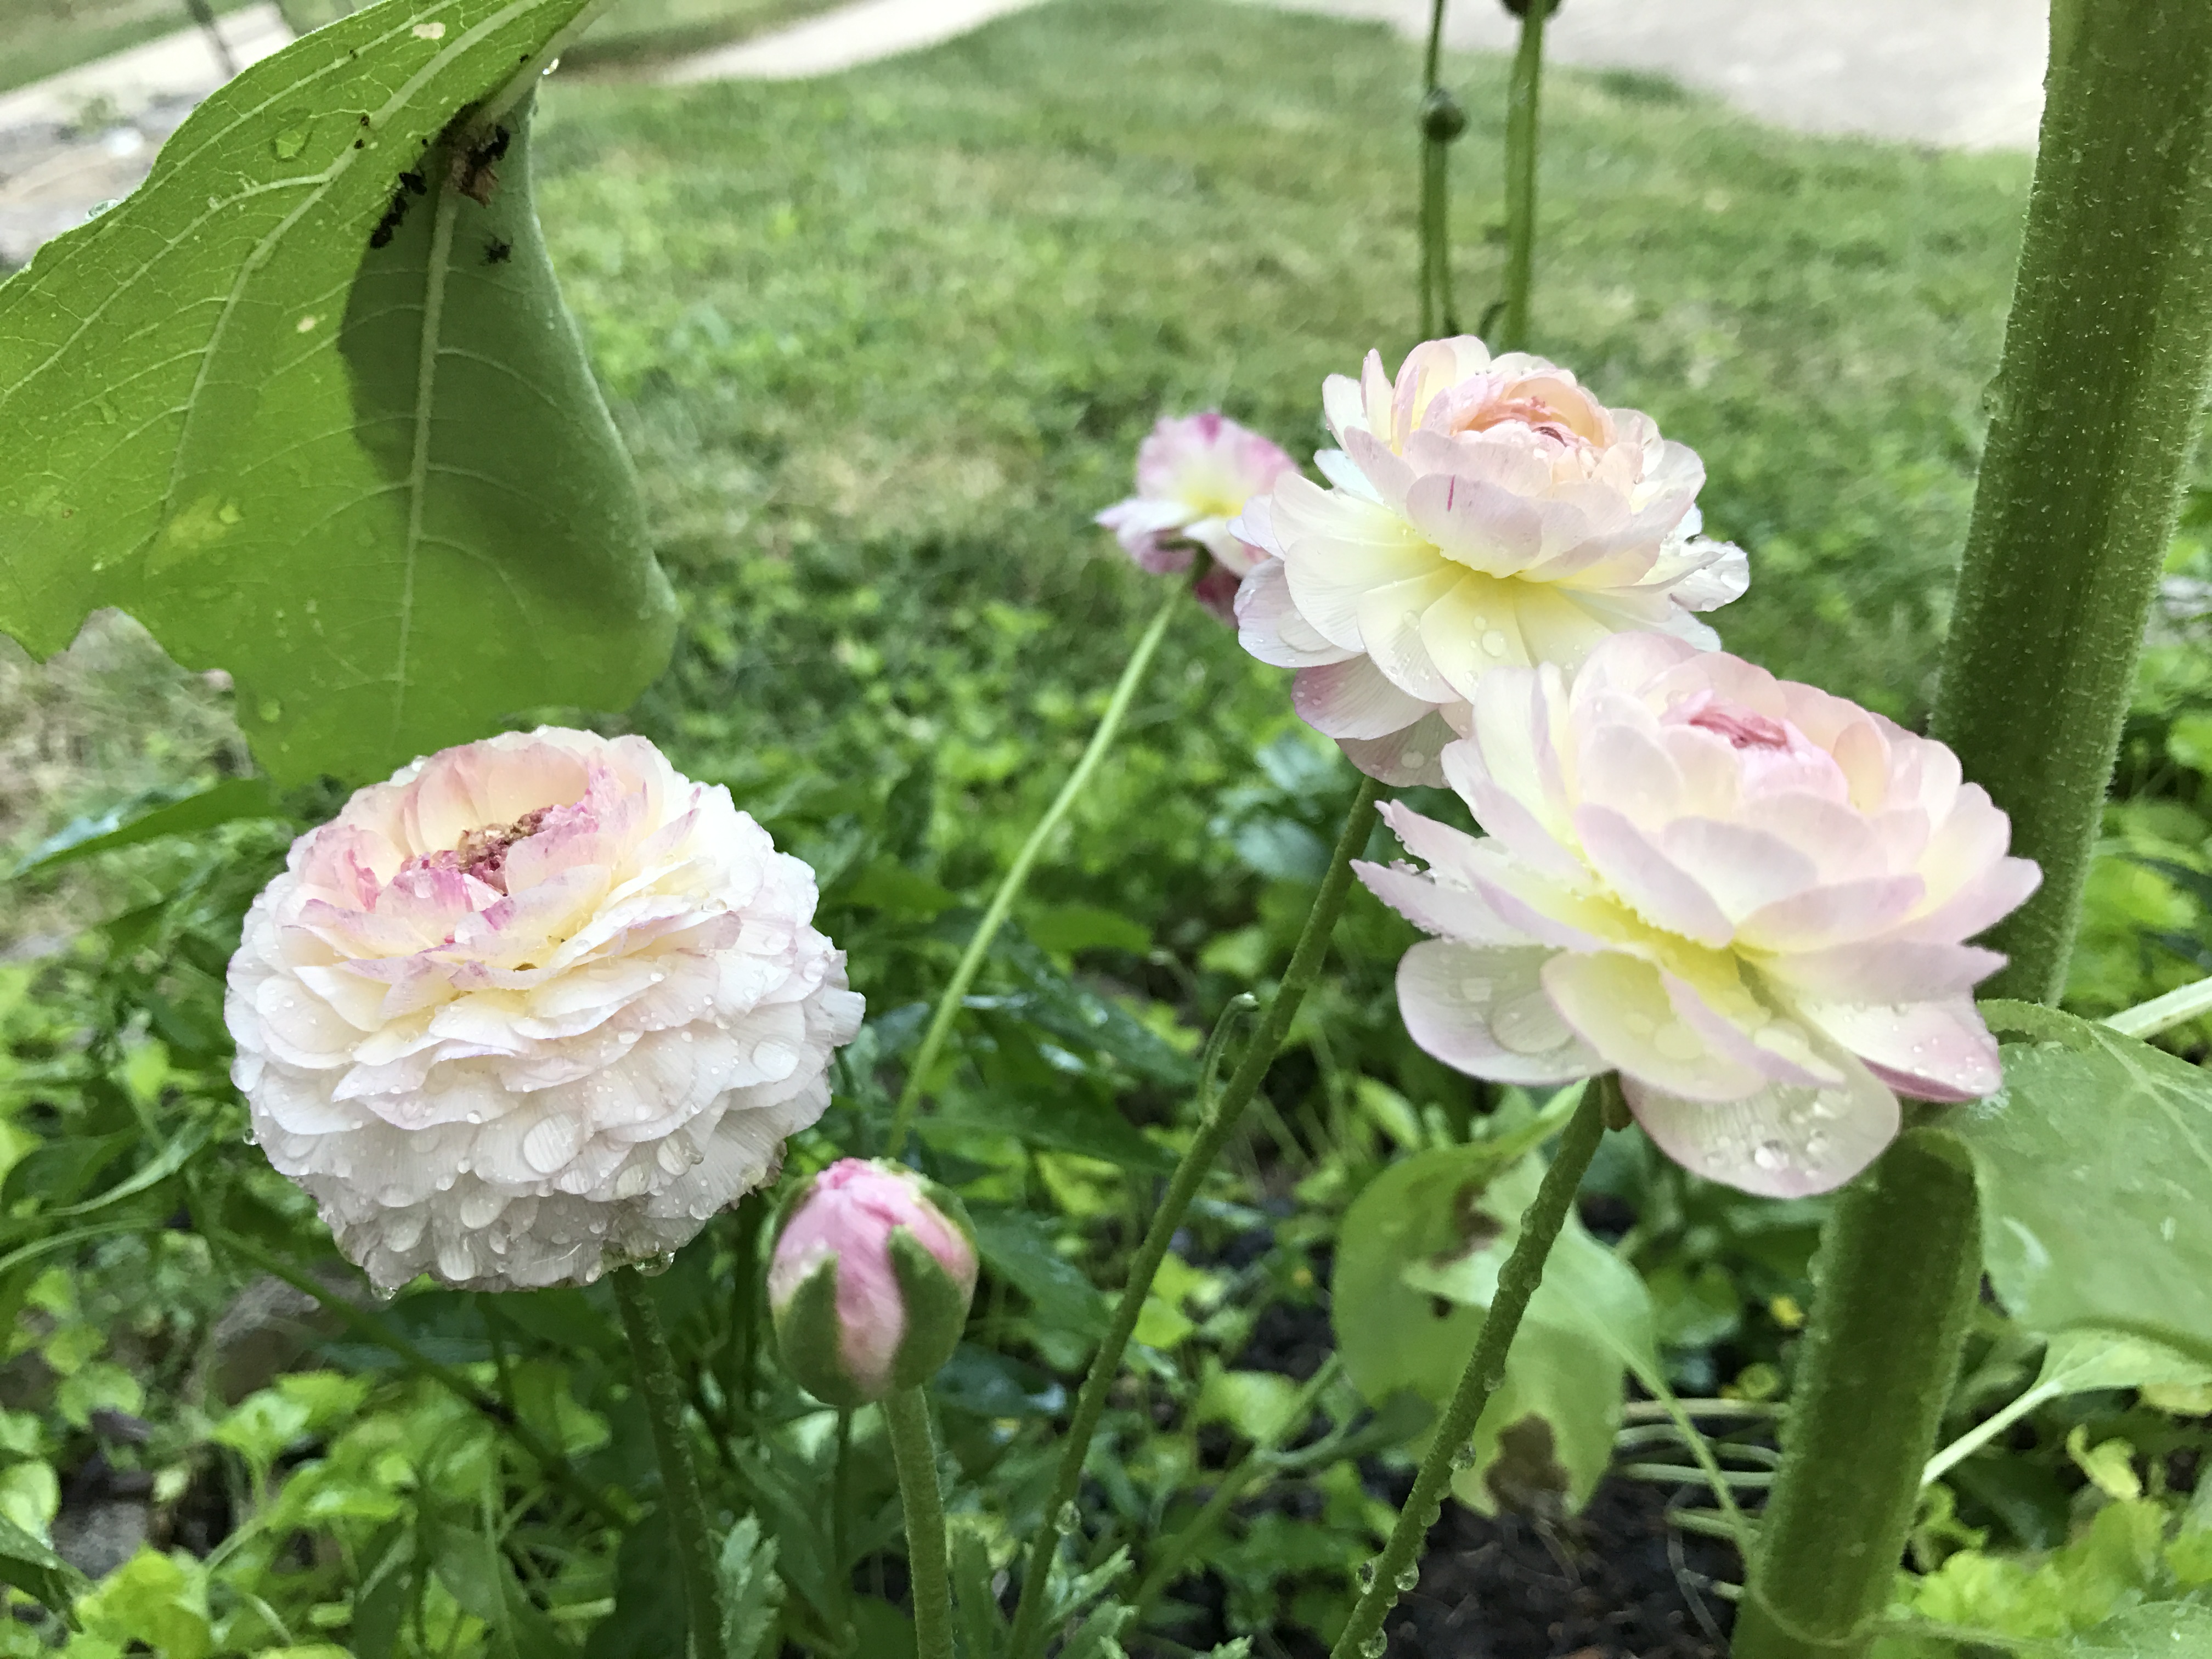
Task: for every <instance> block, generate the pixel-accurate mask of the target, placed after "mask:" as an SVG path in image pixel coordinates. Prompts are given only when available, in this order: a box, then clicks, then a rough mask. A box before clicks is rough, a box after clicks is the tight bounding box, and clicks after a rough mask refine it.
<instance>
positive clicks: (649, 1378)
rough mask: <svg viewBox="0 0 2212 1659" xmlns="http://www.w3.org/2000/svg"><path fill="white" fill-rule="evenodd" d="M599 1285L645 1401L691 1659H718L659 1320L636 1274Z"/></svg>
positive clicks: (700, 1514) (700, 1519) (702, 1526)
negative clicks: (611, 1296) (680, 1573)
mask: <svg viewBox="0 0 2212 1659" xmlns="http://www.w3.org/2000/svg"><path fill="white" fill-rule="evenodd" d="M607 1278H608V1280H609V1282H610V1283H611V1284H612V1285H613V1286H614V1291H615V1304H616V1305H617V1307H619V1308H620V1309H621V1310H622V1322H623V1333H624V1334H626V1335H627V1336H628V1337H629V1346H630V1358H631V1362H632V1363H633V1364H635V1366H636V1367H637V1385H638V1389H639V1390H640V1391H641V1393H642V1394H643V1395H645V1405H646V1417H647V1419H648V1420H649V1421H650V1422H651V1424H652V1425H653V1452H654V1454H655V1455H657V1456H658V1457H659V1460H660V1496H661V1501H662V1502H663V1503H664V1504H666V1505H667V1506H668V1522H669V1530H670V1532H671V1533H672V1534H674V1535H675V1542H676V1551H677V1553H678V1556H679V1557H681V1558H682V1566H683V1570H684V1607H685V1608H686V1609H687V1611H688V1612H689V1613H690V1623H691V1659H723V1652H724V1650H723V1645H722V1583H721V1578H720V1575H719V1574H718V1573H717V1571H715V1565H714V1535H713V1534H712V1533H711V1532H709V1531H708V1526H707V1500H706V1499H705V1498H704V1497H702V1495H701V1493H700V1491H699V1472H698V1470H697V1469H696V1468H695V1467H694V1466H693V1464H692V1462H691V1442H690V1432H689V1431H688V1430H687V1429H686V1428H685V1427H684V1392H683V1389H681V1388H680V1387H678V1383H677V1381H676V1358H675V1356H674V1355H672V1354H671V1353H670V1352H668V1338H667V1336H666V1335H665V1334H663V1332H662V1331H661V1328H660V1315H659V1313H658V1312H657V1311H656V1310H654V1308H653V1297H652V1296H651V1295H650V1294H649V1293H648V1292H647V1290H646V1286H645V1280H644V1279H643V1278H642V1277H641V1275H640V1274H639V1273H638V1271H637V1269H636V1268H635V1267H617V1268H616V1269H615V1271H614V1272H613V1273H610V1274H608V1275H607Z"/></svg>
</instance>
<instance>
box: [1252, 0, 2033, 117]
mask: <svg viewBox="0 0 2212 1659" xmlns="http://www.w3.org/2000/svg"><path fill="white" fill-rule="evenodd" d="M1266 3H1269V4H1273V5H1278V6H1283V7H1285V8H1288V9H1292V10H1297V11H1318V12H1327V13H1328V14H1330V15H1333V16H1337V17H1364V18H1372V19H1375V20H1377V21H1383V22H1387V23H1389V24H1391V25H1393V26H1394V27H1396V28H1398V29H1400V30H1401V31H1402V32H1403V33H1407V34H1409V35H1414V36H1420V35H1424V34H1425V33H1426V31H1427V29H1428V20H1429V0H1266ZM2049 15H2050V9H2049V6H2048V4H2047V0H1940V3H1936V4H1929V3H1928V0H1563V3H1562V4H1561V5H1560V7H1559V13H1558V15H1557V16H1556V17H1554V18H1553V21H1551V23H1550V24H1549V26H1548V27H1547V30H1546V32H1545V40H1544V46H1545V57H1546V58H1547V60H1548V61H1551V62H1554V63H1561V64H1576V65H1578V66H1581V67H1583V68H1589V69H1626V70H1646V71H1656V72H1658V73H1660V74H1663V75H1668V76H1673V77H1674V79H1676V80H1678V81H1680V82H1682V83H1683V84H1684V85H1685V86H1691V87H1698V88H1702V89H1704V90H1705V91H1708V92H1713V93H1717V94H1720V95H1721V96H1722V97H1723V98H1725V99H1727V100H1729V102H1730V103H1732V104H1734V105H1735V106H1737V107H1738V108H1739V109H1741V110H1742V111H1743V112H1745V113H1746V114H1748V115H1753V116H1756V117H1758V118H1759V119H1760V120H1763V121H1771V122H1772V123H1774V124H1775V125H1778V126H1785V127H1795V128H1797V129H1798V130H1799V131H1804V132H1833V133H1864V134H1867V135H1869V136H1871V137H1881V138H1907V139H1917V140H1918V141H1919V142H1921V143H1929V144H1941V145H1943V146H1945V147H1946V148H1953V149H2034V148H2035V134H2036V125H2037V123H2038V122H2039V121H2040V120H2041V118H2042V115H2043V68H2044V59H2045V46H2046V45H2047V38H2048V31H2049V24H2048V18H2049ZM1519 27H1520V26H1519V24H1518V23H1517V22H1516V21H1515V20H1514V19H1513V18H1511V17H1510V16H1508V15H1506V11H1505V9H1504V7H1503V6H1502V5H1499V4H1498V0H1452V4H1451V8H1450V9H1449V11H1448V12H1447V13H1446V14H1445V26H1444V28H1445V39H1446V40H1448V41H1449V43H1450V44H1451V45H1452V46H1456V47H1459V48H1460V49H1462V51H1480V52H1510V51H1511V50H1512V49H1513V43H1514V40H1515V39H1516V33H1517V32H1518V29H1519Z"/></svg>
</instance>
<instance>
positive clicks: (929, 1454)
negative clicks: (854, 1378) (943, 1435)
mask: <svg viewBox="0 0 2212 1659" xmlns="http://www.w3.org/2000/svg"><path fill="white" fill-rule="evenodd" d="M884 1424H885V1425H886V1426H887V1427H888V1428H889V1429H890V1437H891V1461H892V1462H895V1463H896V1464H897V1465H898V1482H899V1501H900V1503H901V1504H903V1505H904V1507H905V1509H906V1559H907V1571H908V1577H909V1578H910V1579H911V1580H912V1581H913V1583H914V1633H915V1659H952V1579H951V1574H950V1573H949V1572H948V1571H946V1569H945V1499H944V1498H943V1496H942V1494H941V1493H940V1492H939V1490H938V1486H937V1441H936V1438H935V1437H934V1436H933V1435H932V1434H931V1433H930V1431H929V1402H928V1401H927V1400H926V1399H925V1398H924V1397H923V1396H922V1392H921V1389H900V1390H899V1391H898V1392H897V1393H896V1394H894V1395H891V1396H890V1398H889V1399H887V1400H885V1401H884Z"/></svg>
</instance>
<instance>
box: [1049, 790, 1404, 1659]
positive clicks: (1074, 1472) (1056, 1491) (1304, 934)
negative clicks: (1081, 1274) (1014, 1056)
mask: <svg viewBox="0 0 2212 1659" xmlns="http://www.w3.org/2000/svg"><path fill="white" fill-rule="evenodd" d="M1382 793H1383V786H1382V785H1380V784H1378V783H1377V782H1376V781H1375V780H1374V779H1372V778H1362V779H1361V780H1360V781H1359V793H1358V794H1356V795H1354V796H1353V797H1352V811H1350V812H1348V813H1347V814H1346V816H1345V820H1344V829H1343V830H1342V831H1341V833H1340V834H1339V835H1338V836H1337V838H1336V852H1335V854H1334V856H1333V857H1332V858H1331V859H1330V860H1329V866H1328V874H1326V875H1324V876H1323V877H1322V883H1321V891H1320V892H1319V893H1317V894H1316V895H1315V896H1314V903H1313V908H1312V909H1311V910H1310V911H1309V912H1308V913H1307V915H1306V922H1305V927H1304V929H1302V930H1301V931H1300V933H1299V934H1298V942H1297V948H1296V949H1294V950H1293V951H1291V965H1290V968H1289V969H1288V970H1287V971H1285V974H1284V975H1283V982H1282V985H1281V987H1279V989H1278V990H1277V991H1276V992H1275V997H1274V1000H1273V1001H1272V1002H1270V1003H1269V1004H1268V1005H1267V1013H1266V1014H1265V1015H1263V1016H1262V1017H1261V1021H1260V1029H1259V1030H1258V1031H1257V1032H1255V1034H1254V1035H1253V1037H1252V1045H1251V1047H1250V1048H1247V1049H1246V1050H1245V1051H1244V1057H1243V1060H1240V1061H1238V1062H1237V1069H1236V1071H1234V1072H1233V1073H1231V1074H1230V1078H1229V1083H1228V1086H1227V1087H1225V1088H1224V1089H1223V1090H1222V1091H1221V1097H1220V1099H1218V1101H1216V1102H1215V1103H1213V1104H1212V1108H1211V1109H1209V1110H1208V1111H1207V1113H1206V1121H1205V1122H1204V1123H1203V1124H1202V1125H1201V1126H1200V1128H1199V1132H1198V1133H1197V1134H1196V1136H1194V1138H1193V1139H1192V1140H1191V1143H1190V1149H1189V1150H1188V1152H1184V1153H1183V1155H1182V1161H1181V1162H1180V1163H1178V1164H1176V1170H1175V1175H1174V1176H1173V1178H1171V1179H1170V1181H1169V1182H1168V1190H1167V1195H1166V1197H1164V1199H1162V1200H1160V1207H1159V1208H1158V1210H1157V1211H1155V1212H1153V1215H1152V1225H1150V1226H1148V1227H1147V1228H1146V1230H1145V1237H1144V1242H1143V1243H1140V1244H1139V1245H1138V1246H1137V1254H1136V1255H1135V1257H1134V1258H1133V1260H1132V1261H1130V1263H1129V1279H1128V1282H1127V1284H1126V1285H1123V1286H1122V1287H1121V1300H1120V1302H1118V1303H1117V1304H1115V1309H1114V1317H1113V1320H1112V1322H1110V1323H1109V1325H1108V1326H1107V1328H1106V1335H1105V1338H1104V1340H1102V1341H1101V1342H1100V1343H1099V1345H1098V1352H1097V1353H1095V1354H1093V1355H1092V1356H1091V1369H1090V1370H1089V1371H1088V1372H1087V1373H1085V1376H1084V1378H1083V1388H1082V1390H1081V1391H1080V1392H1079V1394H1078V1395H1076V1397H1075V1414H1074V1416H1073V1419H1071V1420H1070V1421H1069V1423H1068V1425H1067V1437H1066V1440H1065V1441H1063V1442H1062V1443H1061V1445H1060V1471H1059V1474H1057V1475H1056V1476H1055V1477H1054V1480H1053V1486H1052V1498H1051V1499H1050V1501H1049V1503H1048V1504H1047V1506H1046V1510H1045V1516H1046V1519H1047V1524H1046V1525H1045V1526H1043V1527H1042V1528H1039V1529H1038V1532H1037V1538H1036V1542H1035V1543H1034V1544H1032V1545H1031V1546H1030V1557H1029V1566H1028V1569H1027V1571H1026V1572H1025V1573H1024V1577H1023V1578H1022V1599H1021V1602H1020V1605H1019V1606H1018V1607H1016V1608H1015V1610H1014V1628H1013V1635H1012V1640H1011V1641H1010V1642H1009V1644H1008V1645H1007V1649H1006V1651H1007V1653H1008V1654H1009V1655H1010V1656H1012V1659H1029V1656H1030V1655H1031V1654H1032V1653H1034V1652H1035V1651H1036V1648H1037V1646H1038V1644H1039V1642H1040V1638H1041V1632H1040V1630H1039V1626H1041V1625H1042V1622H1043V1620H1044V1602H1045V1579H1046V1576H1047V1574H1048V1572H1049V1571H1050V1569H1051V1566H1052V1558H1053V1553H1054V1550H1055V1549H1056V1548H1057V1547H1058V1546H1059V1542H1060V1532H1059V1531H1058V1522H1059V1519H1060V1515H1061V1513H1062V1512H1063V1511H1064V1510H1066V1509H1067V1507H1068V1506H1069V1505H1070V1504H1073V1503H1074V1502H1075V1495H1076V1492H1077V1491H1078V1490H1079V1488H1080V1487H1081V1486H1082V1484H1083V1460H1084V1458H1085V1455H1088V1453H1089V1452H1090V1449H1091V1436H1092V1435H1093V1434H1094V1433H1096V1432H1097V1428H1098V1419H1100V1418H1101V1417H1103V1415H1104V1414H1105V1412H1106V1395H1107V1393H1108V1391H1109V1390H1110V1389H1112V1388H1113V1386H1114V1378H1115V1376H1116V1375H1117V1374H1118V1373H1119V1372H1120V1370H1121V1356H1122V1355H1123V1354H1124V1353H1126V1352H1127V1351H1128V1346H1129V1338H1130V1336H1131V1334H1133V1332H1134V1331H1135V1330H1136V1328H1137V1316H1139V1314H1140V1313H1142V1312H1143V1311H1144V1307H1145V1298H1146V1297H1148V1296H1150V1295H1151V1294H1152V1279H1153V1278H1154V1276H1155V1275H1157V1274H1158V1272H1159V1270H1160V1263H1161V1262H1162V1261H1164V1260H1165V1259H1166V1257H1167V1253H1168V1243H1169V1241H1170V1240H1171V1239H1173V1238H1174V1237H1175V1233H1176V1228H1178V1227H1180V1226H1182V1218H1183V1215H1184V1213H1185V1212H1187V1211H1188V1209H1189V1208H1190V1201H1191V1200H1192V1199H1194V1198H1195V1197H1197V1196H1198V1188H1199V1186H1200V1182H1203V1181H1204V1180H1205V1179H1206V1172H1207V1171H1208V1170H1212V1167H1213V1162H1214V1160H1215V1159H1216V1158H1219V1157H1220V1156H1221V1150H1222V1148H1223V1147H1225V1146H1227V1145H1228V1144H1229V1137H1230V1135H1231V1133H1234V1131H1235V1130H1236V1127H1237V1120H1238V1119H1239V1118H1240V1117H1242V1116H1243V1115H1244V1109H1245V1107H1247V1106H1249V1104H1251V1102H1252V1097H1253V1096H1254V1095H1255V1094H1257V1093H1259V1091H1260V1084H1261V1079H1264V1078H1265V1077H1266V1076H1267V1067H1268V1066H1270V1065H1272V1064H1273V1062H1274V1059H1275V1051H1276V1049H1278V1048H1280V1047H1281V1046H1282V1042H1283V1038H1284V1037H1285V1036H1287V1035H1288V1034H1289V1031H1290V1029H1291V1020H1292V1019H1293V1018H1296V1017H1297V1012H1298V1005H1299V1004H1300V1003H1302V1002H1304V1000H1305V996H1306V993H1307V991H1308V990H1310V988H1312V986H1313V982H1314V981H1315V980H1316V979H1317V978H1319V977H1320V975H1321V966H1322V961H1323V959H1324V958H1326V957H1328V940H1329V935H1330V934H1331V933H1334V931H1335V929H1336V919H1337V917H1338V916H1340V915H1342V914H1343V911H1344V900H1345V896H1346V893H1347V892H1348V891H1349V890H1350V889H1351V886H1352V860H1353V859H1355V858H1356V857H1358V854H1359V850H1360V848H1363V847H1364V846H1366V845H1367V837H1368V836H1369V834H1370V832H1371V831H1372V830H1373V829H1374V826H1375V803H1376V799H1378V798H1379V797H1380V796H1381V794H1382Z"/></svg>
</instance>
